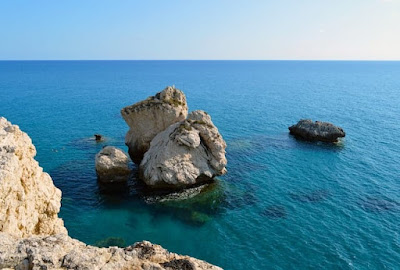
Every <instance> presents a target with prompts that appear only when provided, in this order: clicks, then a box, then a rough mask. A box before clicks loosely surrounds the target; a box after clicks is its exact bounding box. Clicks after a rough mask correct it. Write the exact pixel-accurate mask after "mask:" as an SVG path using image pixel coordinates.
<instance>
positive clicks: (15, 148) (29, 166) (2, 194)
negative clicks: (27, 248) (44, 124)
mask: <svg viewBox="0 0 400 270" xmlns="http://www.w3.org/2000/svg"><path fill="white" fill-rule="evenodd" d="M35 155H36V149H35V147H34V146H33V144H32V141H31V139H30V138H29V137H28V135H27V134H26V133H24V132H22V131H21V130H20V129H19V127H18V126H15V125H12V124H11V123H10V122H8V121H7V120H6V119H5V118H4V117H1V118H0V231H2V232H6V233H9V234H11V235H15V236H18V237H26V236H30V235H51V234H56V233H66V232H67V231H66V229H65V228H64V225H63V221H62V220H61V219H60V218H58V217H57V213H58V212H59V211H60V206H61V204H60V201H61V191H60V190H59V189H58V188H56V187H55V186H54V184H53V181H52V180H51V178H50V176H49V175H48V174H47V173H45V172H43V169H42V168H41V167H39V164H38V162H37V161H36V160H35V159H34V156H35Z"/></svg>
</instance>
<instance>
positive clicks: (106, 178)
mask: <svg viewBox="0 0 400 270" xmlns="http://www.w3.org/2000/svg"><path fill="white" fill-rule="evenodd" d="M130 172H131V170H130V168H129V157H128V155H127V154H125V152H124V151H122V150H121V149H119V148H116V147H113V146H106V147H104V148H103V149H102V150H101V151H100V152H99V153H98V154H97V155H96V173H97V177H98V179H99V181H101V182H107V183H108V182H124V181H126V180H127V179H128V176H129V174H130Z"/></svg>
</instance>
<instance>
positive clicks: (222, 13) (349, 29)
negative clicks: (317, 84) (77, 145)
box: [0, 0, 400, 60]
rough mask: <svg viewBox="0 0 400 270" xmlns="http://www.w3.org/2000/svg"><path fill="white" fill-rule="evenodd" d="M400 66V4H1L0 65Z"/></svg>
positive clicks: (330, 0)
mask: <svg viewBox="0 0 400 270" xmlns="http://www.w3.org/2000/svg"><path fill="white" fill-rule="evenodd" d="M170 59H179V60H194V59H200V60H218V59H220V60H400V0H273V1H272V0H141V1H136V0H65V1H54V0H35V1H32V0H25V1H23V0H1V1H0V60H170Z"/></svg>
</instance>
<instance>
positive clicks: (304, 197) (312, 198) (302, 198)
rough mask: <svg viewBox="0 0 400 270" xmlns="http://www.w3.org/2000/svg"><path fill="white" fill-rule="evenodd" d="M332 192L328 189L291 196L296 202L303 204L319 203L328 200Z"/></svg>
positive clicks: (291, 194)
mask: <svg viewBox="0 0 400 270" xmlns="http://www.w3.org/2000/svg"><path fill="white" fill-rule="evenodd" d="M330 195H331V194H330V192H329V191H328V190H326V189H318V190H314V191H311V192H298V193H290V194H289V196H290V198H292V199H293V200H295V201H298V202H302V203H317V202H322V201H325V200H327V199H328V198H329V197H330Z"/></svg>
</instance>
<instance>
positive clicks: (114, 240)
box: [94, 237, 126, 248]
mask: <svg viewBox="0 0 400 270" xmlns="http://www.w3.org/2000/svg"><path fill="white" fill-rule="evenodd" d="M94 245H95V246H96V247H120V248H122V247H125V246H126V244H125V240H124V238H121V237H107V238H106V239H102V240H100V241H97V242H96V243H95V244H94Z"/></svg>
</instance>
